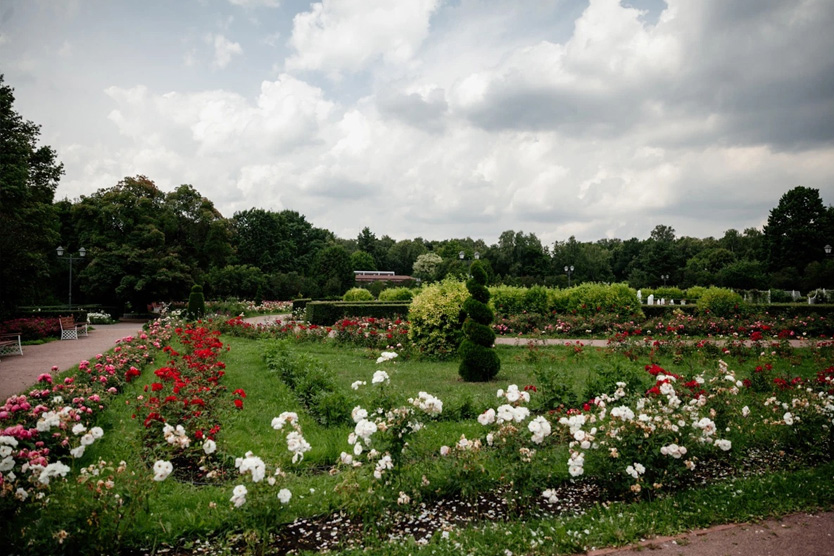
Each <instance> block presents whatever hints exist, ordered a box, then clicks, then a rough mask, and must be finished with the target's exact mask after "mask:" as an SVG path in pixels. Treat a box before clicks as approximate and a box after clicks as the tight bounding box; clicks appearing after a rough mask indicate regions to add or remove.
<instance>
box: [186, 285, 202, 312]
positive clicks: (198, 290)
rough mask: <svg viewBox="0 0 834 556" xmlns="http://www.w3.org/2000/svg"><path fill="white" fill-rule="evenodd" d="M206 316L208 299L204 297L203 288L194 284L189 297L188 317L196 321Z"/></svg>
mask: <svg viewBox="0 0 834 556" xmlns="http://www.w3.org/2000/svg"><path fill="white" fill-rule="evenodd" d="M205 314H206V297H205V296H204V295H203V286H201V285H199V284H194V285H193V286H191V294H190V295H189V296H188V309H187V310H186V316H187V318H189V319H192V320H195V319H199V318H201V317H202V316H203V315H205Z"/></svg>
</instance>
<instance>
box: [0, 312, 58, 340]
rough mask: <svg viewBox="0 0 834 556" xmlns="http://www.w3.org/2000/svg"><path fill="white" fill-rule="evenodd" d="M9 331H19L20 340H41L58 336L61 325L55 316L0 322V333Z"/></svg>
mask: <svg viewBox="0 0 834 556" xmlns="http://www.w3.org/2000/svg"><path fill="white" fill-rule="evenodd" d="M10 332H19V333H20V339H21V340H42V339H43V338H50V337H58V336H60V335H61V326H60V324H59V322H58V319H57V318H56V317H49V318H47V317H27V318H22V319H14V320H8V321H5V322H3V323H2V324H0V334H8V333H10Z"/></svg>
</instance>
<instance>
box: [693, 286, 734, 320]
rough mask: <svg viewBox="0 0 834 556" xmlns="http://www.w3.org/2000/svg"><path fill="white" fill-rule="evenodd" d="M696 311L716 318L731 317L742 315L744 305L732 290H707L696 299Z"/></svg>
mask: <svg viewBox="0 0 834 556" xmlns="http://www.w3.org/2000/svg"><path fill="white" fill-rule="evenodd" d="M698 309H700V310H701V312H703V313H708V314H711V315H715V316H718V317H731V316H733V315H737V314H739V313H743V312H744V309H745V303H744V299H742V297H741V296H740V295H739V294H737V293H736V292H734V291H733V290H728V289H725V288H709V289H707V291H705V292H704V293H703V294H702V295H701V297H699V298H698Z"/></svg>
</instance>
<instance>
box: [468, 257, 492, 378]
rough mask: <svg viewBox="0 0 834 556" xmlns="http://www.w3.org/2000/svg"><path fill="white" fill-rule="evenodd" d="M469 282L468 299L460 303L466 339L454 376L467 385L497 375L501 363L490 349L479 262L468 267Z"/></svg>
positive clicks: (483, 277) (488, 314) (485, 291)
mask: <svg viewBox="0 0 834 556" xmlns="http://www.w3.org/2000/svg"><path fill="white" fill-rule="evenodd" d="M471 272H472V278H471V279H470V280H469V281H467V282H466V289H467V290H469V295H470V297H469V298H468V299H467V300H466V301H464V302H463V310H464V311H465V312H466V315H467V316H466V321H465V322H464V323H463V333H464V334H466V338H464V339H463V341H462V342H461V343H460V348H459V349H458V353H459V354H460V358H461V361H460V368H459V369H458V373H460V376H461V377H462V378H463V380H465V381H467V382H485V381H487V380H490V379H492V378H493V377H494V376H495V375H497V374H498V371H499V369H500V368H501V361H500V360H499V359H498V354H497V353H495V350H494V349H493V347H492V344H493V343H494V342H495V332H493V331H492V328H491V327H490V325H491V324H492V319H493V314H492V309H490V308H489V307H488V306H487V302H488V301H489V290H488V289H487V287H486V282H487V274H486V271H485V270H484V267H483V266H482V265H481V263H480V261H475V262H474V263H472V269H471Z"/></svg>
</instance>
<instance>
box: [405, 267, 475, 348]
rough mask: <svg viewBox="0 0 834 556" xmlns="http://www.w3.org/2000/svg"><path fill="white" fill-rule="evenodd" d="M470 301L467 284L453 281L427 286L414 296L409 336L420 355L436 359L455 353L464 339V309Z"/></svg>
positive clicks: (409, 314)
mask: <svg viewBox="0 0 834 556" xmlns="http://www.w3.org/2000/svg"><path fill="white" fill-rule="evenodd" d="M467 297H468V295H467V291H466V286H465V285H464V283H463V282H461V281H459V280H455V279H454V278H451V277H447V278H445V279H444V280H442V281H441V282H435V283H433V284H430V285H427V286H424V287H423V288H422V289H421V290H420V292H419V293H418V294H417V295H416V296H414V299H413V300H412V302H411V307H410V308H409V312H408V321H409V322H410V323H411V328H410V329H409V331H408V335H409V338H410V339H411V341H412V343H413V345H414V347H415V349H416V350H417V351H418V352H420V353H422V354H425V355H430V356H433V357H448V356H450V355H451V354H453V353H455V350H456V349H457V347H458V346H459V345H460V341H461V339H462V338H463V332H462V331H461V323H462V322H463V318H462V315H461V308H462V307H463V302H464V301H465V300H466V299H467Z"/></svg>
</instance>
